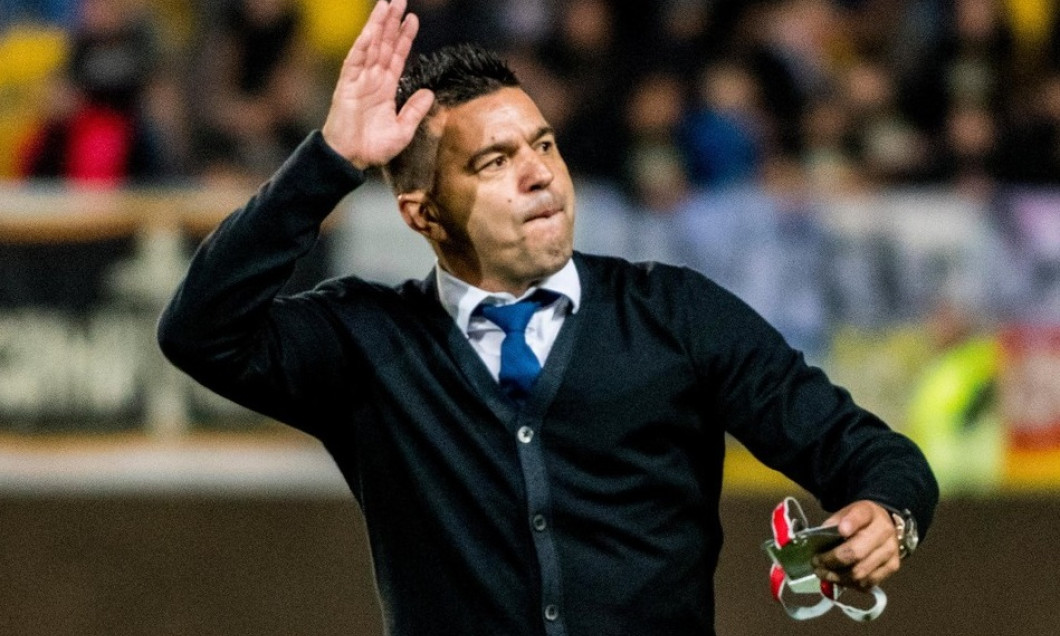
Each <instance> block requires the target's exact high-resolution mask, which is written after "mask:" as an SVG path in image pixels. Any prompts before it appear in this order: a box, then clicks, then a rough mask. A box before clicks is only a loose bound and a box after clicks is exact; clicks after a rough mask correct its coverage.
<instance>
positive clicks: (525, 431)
mask: <svg viewBox="0 0 1060 636" xmlns="http://www.w3.org/2000/svg"><path fill="white" fill-rule="evenodd" d="M515 435H516V437H518V438H519V441H520V442H522V443H524V444H529V443H530V441H531V440H533V439H534V429H532V428H530V427H529V426H522V427H520V428H519V432H518V433H516V434H515Z"/></svg>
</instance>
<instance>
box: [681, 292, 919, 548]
mask: <svg viewBox="0 0 1060 636" xmlns="http://www.w3.org/2000/svg"><path fill="white" fill-rule="evenodd" d="M702 284H705V285H706V288H705V289H703V288H702V287H701V288H700V289H699V290H696V291H694V292H692V293H693V294H694V295H695V297H697V298H699V299H701V302H700V303H697V304H696V307H697V310H696V312H695V314H694V315H693V316H692V317H690V320H691V321H692V324H693V325H694V327H693V333H694V335H693V336H692V337H693V341H694V342H695V343H696V345H695V349H696V360H697V363H698V365H699V371H700V374H701V378H703V382H704V383H705V384H704V386H705V387H707V389H708V390H707V391H705V394H707V395H710V396H711V398H710V400H711V407H712V408H713V409H715V412H716V413H717V415H718V416H719V417H720V418H721V420H722V421H724V423H725V429H726V430H727V431H728V432H729V433H731V434H732V435H733V436H734V437H735V438H736V439H737V440H739V441H740V442H741V443H742V444H744V445H745V446H746V447H747V448H748V450H750V451H751V453H753V454H754V455H755V457H757V458H758V459H759V460H760V461H762V462H763V463H764V464H765V465H767V466H769V467H770V468H773V469H775V470H778V471H780V472H781V473H783V474H785V475H786V476H788V477H789V478H790V479H792V480H793V481H795V482H796V483H798V484H799V485H800V486H802V487H803V488H805V489H806V490H808V491H809V492H811V493H812V494H813V495H814V496H816V497H817V498H818V500H819V501H820V502H821V505H822V506H823V507H824V508H825V509H827V510H833V511H834V510H836V509H838V508H841V507H842V506H844V505H847V504H849V503H851V502H853V501H857V500H860V499H869V500H872V501H876V502H879V503H883V504H887V505H889V506H892V507H894V508H898V509H904V508H908V509H909V510H910V511H911V512H912V513H913V515H914V517H915V518H916V521H917V523H918V525H919V527H920V529H921V534H924V533H926V530H927V527H928V526H929V525H930V523H931V520H932V518H933V515H934V510H935V506H936V504H937V502H938V496H939V495H938V484H937V482H936V481H935V477H934V475H933V473H932V471H931V468H930V466H929V465H928V463H927V460H926V459H925V457H924V455H923V453H922V452H921V451H920V449H919V448H918V447H917V446H916V445H915V444H914V443H913V442H912V441H911V440H909V439H908V438H907V437H905V436H904V435H902V434H900V433H898V432H896V431H894V430H892V429H891V428H890V427H888V426H887V425H886V424H885V423H884V422H883V421H881V420H880V419H879V418H878V417H876V416H875V415H873V414H872V413H870V412H869V411H867V410H865V409H863V408H861V407H860V406H858V405H857V404H856V403H855V402H854V400H853V399H852V398H851V396H850V393H849V392H847V391H846V390H845V389H843V388H841V387H839V386H836V385H834V384H833V383H832V382H831V381H830V380H829V379H828V377H827V376H826V375H825V373H824V372H823V371H822V370H821V369H819V368H816V367H813V366H811V365H808V364H807V363H806V361H805V360H804V358H803V356H802V354H801V353H800V352H798V351H796V350H794V349H792V348H791V347H790V346H789V345H788V344H787V343H786V342H785V341H784V339H783V337H782V336H781V335H780V334H779V333H778V332H777V331H776V330H775V329H774V328H773V327H772V326H770V325H769V324H768V323H767V322H766V321H765V320H764V319H763V318H762V317H761V316H760V315H758V314H757V313H756V312H755V311H754V310H753V309H752V308H750V307H749V306H748V305H746V304H745V303H744V302H742V301H741V300H739V299H738V298H736V297H735V296H734V295H732V294H731V293H729V292H727V291H725V290H723V289H721V288H720V287H718V286H716V285H714V284H713V283H710V282H709V281H705V282H703V283H702Z"/></svg>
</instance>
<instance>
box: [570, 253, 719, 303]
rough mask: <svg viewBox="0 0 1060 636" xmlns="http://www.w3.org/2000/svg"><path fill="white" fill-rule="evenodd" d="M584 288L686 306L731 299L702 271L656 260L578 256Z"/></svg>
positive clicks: (591, 291)
mask: <svg viewBox="0 0 1060 636" xmlns="http://www.w3.org/2000/svg"><path fill="white" fill-rule="evenodd" d="M575 263H576V264H577V266H578V271H579V274H580V275H581V276H582V282H583V286H584V287H586V288H587V289H588V290H590V293H594V292H595V293H601V294H603V295H615V296H622V295H629V296H633V297H640V298H644V299H652V300H656V301H660V302H665V301H674V300H680V301H681V302H683V303H688V302H696V301H700V300H713V299H716V298H720V297H726V296H731V294H729V293H728V292H727V291H726V290H724V289H723V288H722V287H721V286H719V285H718V284H717V283H715V282H714V281H712V280H711V279H709V278H708V277H706V276H704V275H703V274H701V273H700V272H697V271H695V270H693V269H690V268H688V267H685V266H681V265H671V264H667V263H660V262H656V261H643V262H630V261H627V260H625V259H623V258H619V257H615V256H600V255H594V254H582V253H580V252H579V253H576V254H575Z"/></svg>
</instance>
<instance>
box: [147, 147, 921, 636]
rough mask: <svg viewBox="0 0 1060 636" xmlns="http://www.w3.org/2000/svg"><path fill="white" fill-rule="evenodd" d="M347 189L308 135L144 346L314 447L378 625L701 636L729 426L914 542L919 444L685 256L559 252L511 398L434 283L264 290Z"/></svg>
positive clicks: (344, 173)
mask: <svg viewBox="0 0 1060 636" xmlns="http://www.w3.org/2000/svg"><path fill="white" fill-rule="evenodd" d="M363 180H364V176H363V174H361V173H359V172H358V171H356V170H354V169H353V168H352V167H351V166H350V165H349V164H348V163H346V162H345V161H344V160H342V159H341V158H340V157H338V156H337V155H335V154H334V153H333V152H332V151H331V150H330V148H328V147H327V145H326V143H324V142H323V140H322V138H321V136H320V134H319V133H314V134H313V135H311V136H310V137H309V138H308V139H307V140H306V141H305V142H304V143H303V144H302V146H301V147H300V148H299V149H298V150H297V151H296V152H295V153H294V154H293V155H292V157H291V158H290V159H289V160H288V161H287V162H286V163H285V164H284V166H283V167H282V168H281V169H280V170H279V171H278V172H277V173H276V175H275V176H274V177H273V179H271V180H270V181H269V182H268V183H266V184H265V185H264V186H262V188H261V190H260V191H259V192H258V194H257V195H255V196H254V197H253V198H252V199H251V200H250V201H249V202H248V203H247V205H246V206H245V207H244V208H242V209H241V210H239V211H237V212H236V213H235V214H233V215H232V216H231V217H229V218H228V219H227V220H226V221H224V222H223V223H222V225H221V226H220V227H219V228H218V229H217V231H215V232H214V233H213V234H212V235H211V236H210V237H208V238H207V240H206V241H205V242H204V243H203V245H202V246H201V247H200V248H199V250H198V251H197V253H196V255H195V257H194V259H193V262H192V264H191V267H190V269H189V271H188V274H187V276H186V278H185V280H184V282H183V283H182V284H181V287H180V288H179V290H178V291H177V293H176V295H175V296H174V298H173V300H172V301H171V303H170V305H169V306H168V308H167V309H166V311H165V312H164V314H163V316H162V319H161V321H160V324H159V340H160V344H161V346H162V349H163V351H164V352H165V353H166V355H167V356H168V357H169V358H170V359H171V360H172V361H173V362H174V363H175V364H176V365H177V366H179V367H180V368H182V369H184V370H185V371H186V372H187V373H189V374H190V375H191V376H193V377H194V378H196V379H197V380H198V381H200V382H201V383H202V384H204V385H205V386H207V387H209V388H211V389H213V390H214V391H216V392H217V393H219V394H221V395H224V396H226V397H228V398H230V399H232V400H234V401H236V402H238V403H240V404H243V405H245V406H247V407H249V408H252V409H255V410H257V411H259V412H261V413H264V414H266V415H268V416H270V417H273V418H275V419H277V420H279V421H282V422H286V423H287V424H290V425H292V426H294V427H296V428H298V429H301V430H303V431H306V432H308V433H310V434H312V435H314V436H316V437H317V438H319V439H320V440H321V441H322V442H323V444H324V446H325V447H326V448H327V450H328V451H329V452H330V453H331V455H332V456H333V457H334V459H335V461H336V463H337V465H338V467H339V468H340V470H341V471H342V474H343V475H344V477H345V479H346V481H347V482H348V484H349V486H350V489H351V491H352V492H353V494H354V496H355V498H356V499H357V501H358V503H359V505H360V506H361V509H362V511H363V513H364V518H365V520H366V524H367V528H368V535H369V541H370V544H371V549H372V555H373V562H374V571H375V575H376V579H377V583H378V588H379V592H380V596H381V600H382V604H383V608H384V612H385V618H386V624H387V629H388V633H390V634H394V635H401V636H405V635H408V636H412V635H415V636H433V635H443V634H453V635H469V634H504V635H506V636H519V635H522V634H526V635H531V634H548V635H549V636H558V635H562V634H570V635H572V636H574V635H578V636H589V635H591V636H607V635H620V634H622V635H633V636H642V635H647V634H667V635H668V636H685V635H687V636H692V635H696V636H702V635H703V634H711V633H713V619H714V617H713V613H714V600H713V574H714V570H715V566H716V564H717V559H718V554H719V551H720V549H721V544H722V531H721V523H720V520H719V517H718V503H719V498H720V493H721V485H722V463H723V459H724V454H725V442H726V440H725V435H726V433H731V434H732V435H733V436H735V437H736V438H737V439H739V440H740V441H741V442H743V443H744V444H745V445H746V446H747V447H748V448H749V449H750V450H751V451H752V452H753V453H754V454H755V455H756V456H757V457H758V458H760V459H761V460H762V461H763V462H765V463H766V464H767V465H769V466H771V467H773V468H775V469H777V470H780V471H782V472H783V473H784V474H786V475H788V476H789V477H791V478H792V479H794V480H795V481H796V482H798V483H799V484H801V485H802V486H804V487H805V488H806V489H807V490H809V491H810V492H812V493H813V494H814V495H816V496H817V497H818V498H819V499H820V500H821V502H822V504H823V505H824V506H825V507H826V508H829V509H835V508H837V507H840V506H842V505H845V504H846V503H849V502H851V501H854V500H857V499H873V500H876V501H880V502H882V503H886V504H889V505H892V506H895V507H898V508H909V509H911V510H912V511H913V513H914V515H915V516H916V518H917V520H918V521H919V523H920V525H921V528H922V532H923V531H924V530H926V527H927V525H928V524H929V523H930V521H931V516H932V512H933V509H934V506H935V503H936V500H937V496H938V495H937V486H936V485H935V481H934V478H933V477H932V475H931V471H930V469H929V468H928V466H927V463H926V462H925V460H924V458H923V455H922V454H921V453H920V452H919V450H918V449H917V448H916V447H915V446H914V445H913V444H912V443H911V442H910V441H909V440H907V439H906V438H905V437H903V436H901V435H900V434H898V433H895V432H893V431H891V430H890V429H889V428H888V427H887V426H886V425H885V424H884V423H883V422H881V421H880V420H879V419H878V418H876V417H875V416H873V415H872V414H871V413H868V412H866V411H865V410H863V409H861V408H859V407H858V406H857V405H856V404H855V403H854V402H853V401H852V400H851V398H850V396H849V394H848V393H847V392H846V391H844V390H843V389H841V388H839V387H836V386H834V385H833V384H832V383H831V382H829V380H828V379H827V378H826V377H825V375H824V374H823V373H822V372H821V371H820V370H819V369H816V368H814V367H812V366H809V365H807V364H806V363H805V362H804V360H803V358H802V356H801V354H799V352H797V351H795V350H793V349H791V348H790V347H789V346H788V345H787V344H786V343H785V342H784V340H783V338H782V337H781V336H780V335H779V334H778V333H777V332H776V331H775V330H774V329H773V328H772V327H770V326H769V325H768V324H767V323H766V322H765V321H764V320H763V319H762V318H761V317H759V316H758V315H757V314H756V313H755V312H754V311H753V310H751V309H750V308H749V307H748V306H747V305H746V304H744V303H743V302H741V301H740V300H739V299H737V298H736V297H734V296H733V295H732V294H730V293H728V292H726V291H725V290H723V289H722V288H720V287H719V286H717V285H716V284H714V283H713V282H711V281H710V280H708V279H707V278H705V277H704V276H702V275H700V274H698V273H696V272H693V271H691V270H688V269H685V268H680V267H673V266H667V265H661V264H652V263H647V264H632V263H628V262H626V261H623V260H620V259H617V258H610V257H602V256H592V255H587V254H581V253H576V254H575V255H574V259H575V265H576V267H577V270H578V274H579V276H580V278H581V282H582V289H583V301H582V306H581V308H580V309H579V311H578V312H577V313H575V314H572V315H570V316H568V318H567V319H566V321H565V323H564V325H563V327H562V329H561V331H560V334H559V336H558V339H557V341H556V343H555V345H554V347H553V349H552V352H551V354H550V356H549V357H548V359H547V360H546V362H545V364H544V367H543V370H542V373H541V376H540V377H539V379H538V381H537V383H536V384H535V386H534V388H533V392H532V394H531V396H530V397H529V398H528V400H527V402H526V403H525V404H524V405H523V406H522V407H520V406H518V405H516V404H515V403H514V402H512V401H510V400H509V399H508V398H507V397H506V396H505V395H504V393H503V392H502V391H501V390H500V387H499V386H498V385H497V383H496V381H494V379H493V378H492V377H491V375H490V374H489V372H488V370H487V369H486V367H485V365H484V364H483V362H482V360H481V359H480V358H479V357H478V356H477V355H476V353H475V352H474V351H473V349H472V348H471V346H470V344H469V343H468V341H467V338H466V335H465V334H462V333H460V332H459V331H458V330H457V328H456V327H455V325H454V321H453V320H452V318H451V317H450V316H449V315H448V314H447V313H446V312H445V311H444V309H443V308H442V306H441V304H440V303H439V301H438V297H437V291H436V287H435V285H434V276H433V274H430V275H428V276H427V278H425V279H424V280H417V281H408V282H406V283H404V284H401V285H398V286H396V287H390V286H385V285H380V284H375V283H371V282H368V281H365V280H362V279H360V278H357V277H355V276H346V277H342V278H338V279H335V280H331V281H328V282H325V283H323V284H321V285H320V286H319V287H317V288H316V289H314V290H312V291H309V292H306V293H302V294H298V295H296V296H293V297H278V296H277V294H278V293H279V291H280V289H281V288H282V286H283V284H284V282H285V281H286V279H287V277H288V276H289V275H290V272H291V270H292V268H293V266H294V263H295V262H296V260H297V259H298V258H299V257H300V256H302V255H304V254H305V253H307V252H308V251H309V250H310V248H311V247H312V245H313V243H314V241H315V240H316V237H317V236H318V232H319V226H320V223H321V222H322V220H323V219H324V217H325V216H326V215H327V214H328V213H329V212H330V211H331V210H332V209H333V208H334V207H335V205H336V204H337V203H338V202H339V200H340V199H341V198H342V197H343V196H345V195H346V194H347V193H348V192H350V191H351V190H353V189H355V188H356V187H357V186H359V185H360V184H361V183H362V182H363ZM763 524H765V521H763ZM766 530H767V528H766V527H765V525H763V536H765V534H766ZM759 557H761V555H758V554H754V555H750V554H749V555H742V556H741V558H745V559H747V560H748V563H749V564H750V563H755V564H759V565H761V567H763V568H764V567H765V565H766V564H764V563H761V564H760V563H759V561H760V559H759ZM755 567H758V566H757V565H756V566H755Z"/></svg>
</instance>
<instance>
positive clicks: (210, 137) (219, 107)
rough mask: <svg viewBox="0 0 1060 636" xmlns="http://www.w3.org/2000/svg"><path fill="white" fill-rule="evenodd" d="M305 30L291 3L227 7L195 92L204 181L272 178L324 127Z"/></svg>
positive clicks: (235, 2) (240, 0)
mask: <svg viewBox="0 0 1060 636" xmlns="http://www.w3.org/2000/svg"><path fill="white" fill-rule="evenodd" d="M300 29H301V14H300V13H299V10H298V8H297V6H296V5H295V4H294V3H293V2H292V1H291V0H232V1H231V2H227V3H225V4H224V5H222V7H221V8H220V14H219V15H218V16H217V17H216V21H215V22H213V23H212V27H211V28H210V30H209V31H208V32H207V34H206V40H205V45H204V49H203V54H202V56H201V58H202V59H201V65H200V67H201V68H200V69H199V70H200V73H199V75H198V77H197V80H198V81H196V83H195V89H194V90H195V91H196V100H195V103H196V105H197V107H198V108H199V110H198V112H197V119H198V125H197V126H196V128H197V130H196V132H195V135H196V143H195V147H196V152H197V154H198V155H199V158H200V161H201V163H202V167H201V171H202V173H203V175H204V176H205V177H207V178H219V177H235V178H237V179H238V178H243V177H249V178H251V179H259V178H263V177H266V176H268V175H269V174H271V173H272V171H273V170H275V169H276V167H277V166H279V164H280V163H281V162H282V161H283V159H284V158H285V157H286V156H287V155H288V154H289V153H290V152H291V151H292V150H293V149H294V148H295V147H296V146H297V145H298V143H300V142H301V140H302V139H303V138H304V137H305V135H306V133H307V132H308V131H309V130H310V129H311V128H312V127H314V126H316V125H318V124H319V117H318V115H319V113H320V108H321V107H322V104H321V102H322V101H323V100H324V98H325V97H324V96H323V95H322V94H321V93H322V89H321V88H320V85H319V84H318V83H317V82H316V81H315V77H316V76H315V70H316V69H314V67H313V64H312V56H311V55H310V53H309V50H308V48H307V47H306V46H305V43H304V42H303V39H302V33H301V31H300Z"/></svg>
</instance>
